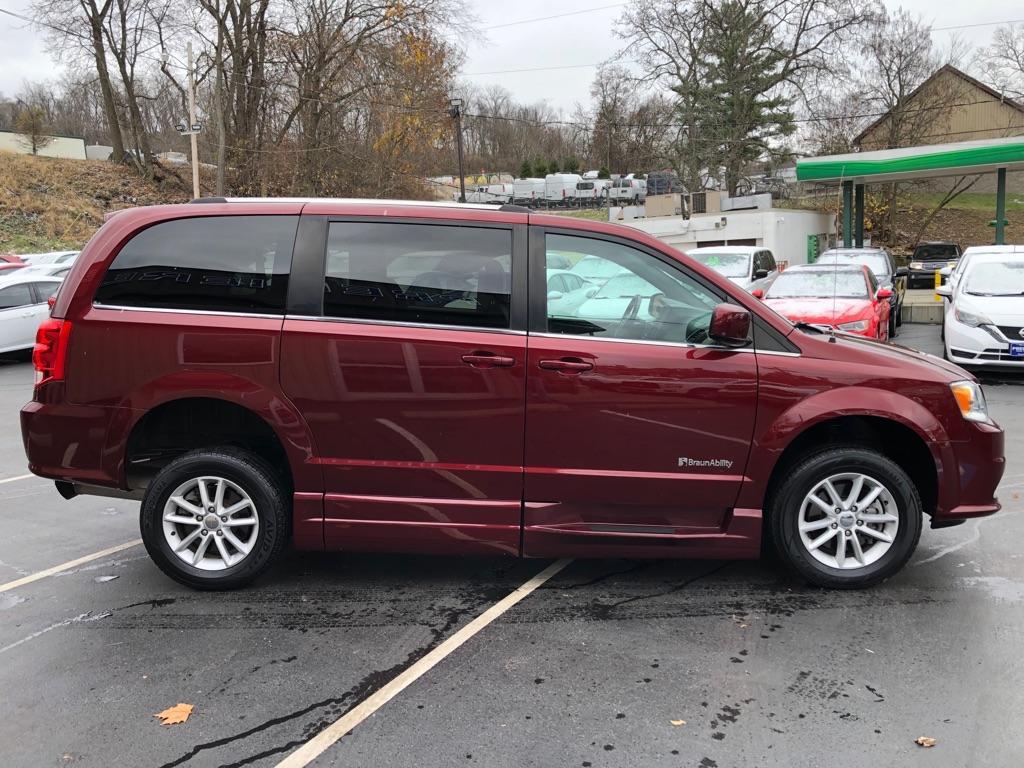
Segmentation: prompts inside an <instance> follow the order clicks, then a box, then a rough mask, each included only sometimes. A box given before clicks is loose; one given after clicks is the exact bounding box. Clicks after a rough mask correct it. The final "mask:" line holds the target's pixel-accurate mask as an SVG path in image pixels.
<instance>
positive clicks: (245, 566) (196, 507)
mask: <svg viewBox="0 0 1024 768" xmlns="http://www.w3.org/2000/svg"><path fill="white" fill-rule="evenodd" d="M288 518H289V515H288V505H287V502H286V495H285V492H284V490H283V488H282V483H281V481H280V479H279V478H278V477H277V475H276V473H275V472H274V471H273V470H272V469H271V468H270V466H269V465H268V464H267V463H266V462H264V461H263V459H261V458H260V457H259V456H256V455H254V454H251V453H248V452H246V451H242V450H238V449H234V448H216V449H208V450H199V451H192V452H190V453H187V454H184V455H183V456H180V457H178V458H177V459H175V460H174V461H172V462H171V463H170V464H168V465H167V466H166V467H164V468H163V469H162V470H161V471H160V472H159V473H158V474H157V476H156V478H154V480H153V482H152V483H151V484H150V485H149V488H148V489H147V491H146V495H145V497H144V498H143V501H142V509H141V513H140V519H139V522H140V528H141V530H142V540H143V542H144V543H145V545H146V550H147V551H148V552H149V554H150V557H152V558H153V561H154V562H155V563H156V564H157V566H159V568H160V570H162V571H163V572H164V573H166V574H167V575H168V576H170V577H171V578H172V579H174V580H176V581H178V582H181V583H182V584H185V585H187V586H190V587H194V588H196V589H233V588H235V587H240V586H242V585H244V584H246V583H248V582H250V581H252V579H254V578H256V576H257V575H259V574H260V573H262V572H263V571H264V570H265V569H266V568H267V567H269V565H270V564H271V563H272V562H273V561H274V560H275V559H276V558H277V557H278V556H279V555H280V554H281V552H282V551H283V549H284V547H285V544H286V543H287V539H288Z"/></svg>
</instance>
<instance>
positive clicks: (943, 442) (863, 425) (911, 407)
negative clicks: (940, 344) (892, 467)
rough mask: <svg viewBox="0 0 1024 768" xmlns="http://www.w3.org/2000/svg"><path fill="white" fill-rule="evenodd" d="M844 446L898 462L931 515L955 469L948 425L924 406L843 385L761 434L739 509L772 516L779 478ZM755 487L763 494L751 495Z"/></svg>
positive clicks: (795, 408) (902, 397) (797, 408)
mask: <svg viewBox="0 0 1024 768" xmlns="http://www.w3.org/2000/svg"><path fill="white" fill-rule="evenodd" d="M852 404H855V405H852ZM839 444H848V445H859V446H863V447H870V448H872V449H874V450H878V451H879V452H881V453H882V454H883V455H886V456H888V457H889V458H890V459H892V460H893V461H895V462H896V463H897V464H898V465H899V466H900V467H902V468H903V469H904V471H906V472H907V474H908V475H910V477H911V480H912V481H913V482H914V485H915V486H917V488H918V493H920V495H921V501H922V504H923V506H924V510H925V511H926V512H928V513H929V514H932V513H933V512H934V510H935V509H936V506H937V504H938V501H939V499H940V498H941V496H942V489H943V484H944V483H945V482H946V481H947V478H946V472H945V469H946V467H951V466H954V465H955V460H953V459H952V449H951V447H950V444H949V438H948V435H947V433H946V429H945V427H944V425H943V424H942V423H941V422H940V421H939V420H938V418H936V416H935V415H934V414H933V413H931V412H930V411H929V410H927V409H926V408H925V407H924V406H922V405H921V404H920V403H918V402H916V401H915V400H912V399H911V398H909V397H907V396H905V395H902V394H899V393H897V392H893V391H889V390H881V389H875V388H870V387H840V388H837V389H833V390H828V391H826V392H822V393H820V394H818V395H814V396H812V397H809V398H806V399H804V400H801V401H799V402H797V403H795V404H794V405H793V406H792V407H790V408H789V409H787V410H785V411H784V412H782V413H781V414H779V415H778V416H777V417H776V418H775V419H774V420H773V421H772V423H771V424H769V425H768V426H767V427H766V428H765V429H764V430H763V431H760V434H759V436H758V437H757V438H756V439H755V441H754V447H753V449H752V451H751V456H750V460H749V462H748V476H749V477H750V479H751V483H750V484H749V485H748V486H747V488H746V489H745V490H744V491H741V497H740V500H739V503H738V504H737V506H741V507H750V508H760V509H763V510H765V511H766V514H767V510H768V508H769V505H770V500H771V497H772V493H773V492H774V490H775V489H776V488H777V487H778V484H779V478H780V477H783V476H784V475H785V473H786V471H787V469H788V468H790V467H792V466H793V464H794V462H796V461H799V459H800V458H801V457H803V456H806V455H808V454H809V453H811V452H814V451H815V450H817V449H818V448H825V447H834V446H836V445H839ZM951 460H952V461H953V464H950V461H951ZM754 489H761V493H760V494H747V491H748V490H754Z"/></svg>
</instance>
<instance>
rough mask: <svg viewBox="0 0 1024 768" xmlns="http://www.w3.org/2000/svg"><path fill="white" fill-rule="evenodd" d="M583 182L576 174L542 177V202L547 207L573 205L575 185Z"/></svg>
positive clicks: (553, 174) (550, 174)
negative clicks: (543, 201)
mask: <svg viewBox="0 0 1024 768" xmlns="http://www.w3.org/2000/svg"><path fill="white" fill-rule="evenodd" d="M581 181H583V177H582V176H580V175H579V174H578V173H549V174H548V175H547V176H545V177H544V200H545V202H547V204H548V205H573V204H574V201H575V200H576V185H577V184H579V183H580V182H581Z"/></svg>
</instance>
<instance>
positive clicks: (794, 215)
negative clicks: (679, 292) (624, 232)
mask: <svg viewBox="0 0 1024 768" xmlns="http://www.w3.org/2000/svg"><path fill="white" fill-rule="evenodd" d="M617 223H620V224H625V225H626V226H629V227H635V228H636V229H639V230H642V231H644V232H647V233H648V234H650V235H653V236H654V237H657V238H658V239H659V240H664V241H665V242H666V243H668V244H669V245H671V246H673V247H675V248H677V249H679V250H681V251H688V250H690V249H692V248H699V247H700V246H702V245H711V244H719V243H722V242H723V241H724V242H725V243H727V244H733V245H737V244H742V243H743V242H747V243H749V242H750V241H753V243H752V244H753V245H757V246H762V247H764V248H767V249H769V250H770V251H771V252H772V253H773V254H774V256H775V259H776V260H777V261H785V262H787V263H788V264H806V263H807V256H808V237H810V236H818V238H819V240H820V241H821V247H820V248H819V250H824V249H825V248H826V247H827V245H826V243H827V239H828V236H829V235H830V234H832V233H834V232H835V216H834V215H832V214H829V213H820V212H818V211H800V210H790V209H783V208H771V209H767V210H765V209H758V210H751V211H723V212H722V213H715V214H709V215H707V216H694V217H693V218H691V219H684V218H682V217H679V216H661V217H658V218H651V219H626V220H623V221H620V222H617Z"/></svg>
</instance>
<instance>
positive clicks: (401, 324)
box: [284, 315, 526, 336]
mask: <svg viewBox="0 0 1024 768" xmlns="http://www.w3.org/2000/svg"><path fill="white" fill-rule="evenodd" d="M284 319H285V320H313V321H315V322H318V323H356V324H358V325H386V326H389V327H393V328H424V329H428V330H430V329H433V330H439V331H473V332H475V333H504V334H507V335H509V336H525V335H526V331H520V330H518V329H515V328H486V327H484V326H480V325H446V324H442V323H413V322H406V321H402V320H373V319H370V318H365V317H329V316H327V315H285V316H284Z"/></svg>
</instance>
